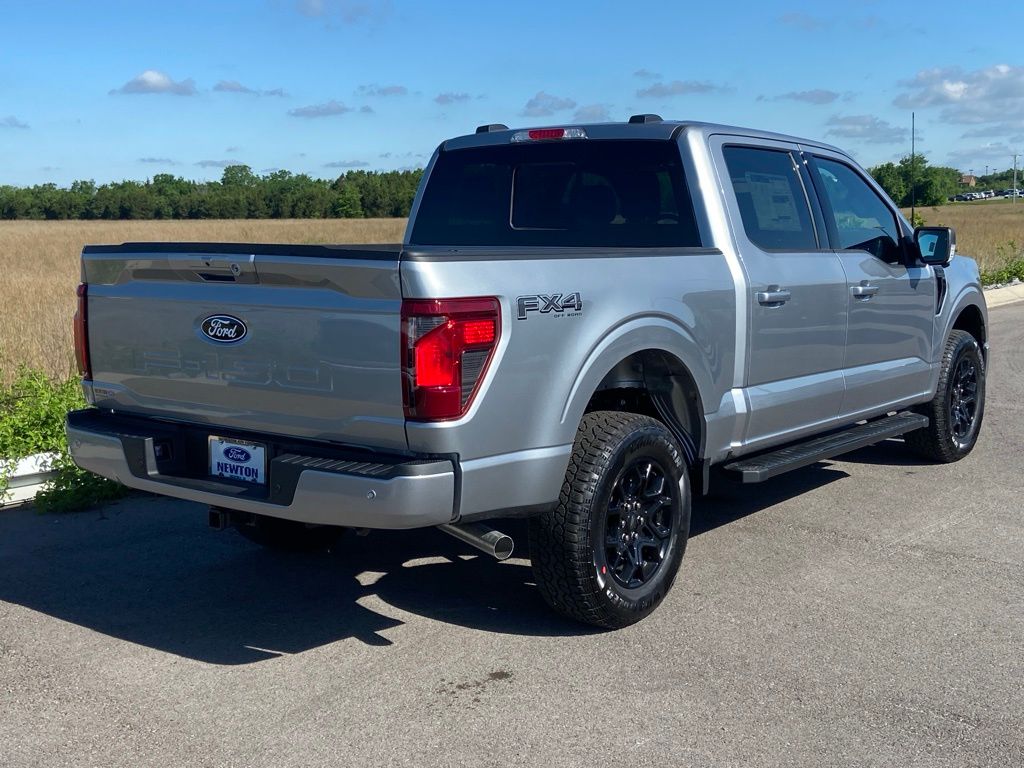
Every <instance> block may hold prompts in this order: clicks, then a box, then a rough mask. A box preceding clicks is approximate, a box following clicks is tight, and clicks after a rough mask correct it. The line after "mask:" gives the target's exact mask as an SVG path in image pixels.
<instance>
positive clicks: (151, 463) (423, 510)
mask: <svg viewBox="0 0 1024 768" xmlns="http://www.w3.org/2000/svg"><path fill="white" fill-rule="evenodd" d="M208 434H209V431H208V430H207V431H204V430H202V429H199V428H193V427H188V426H185V425H176V424H170V423H165V422H159V421H153V420H149V419H133V418H130V417H124V416H119V415H115V414H112V413H109V412H105V411H100V410H98V409H95V408H89V409H85V410H82V411H73V412H72V413H69V414H68V419H67V436H68V446H69V448H70V451H71V457H72V458H73V459H74V461H75V464H77V465H78V466H79V467H81V468H82V469H85V470H88V471H89V472H94V473H95V474H97V475H102V476H103V477H107V478H110V479H111V480H117V481H118V482H120V483H123V484H124V485H126V486H128V487H129V488H136V489H138V490H142V491H149V492H151V493H157V494H161V495H164V496H173V497H175V498H179V499H187V500H188V501H197V502H200V503H202V504H210V505H213V506H218V507H225V508H228V509H236V510H241V511H243V512H252V513H254V514H258V515H268V516H270V517H278V518H283V519H286V520H296V521H299V522H304V523H314V524H321V525H342V526H348V527H353V528H390V529H397V528H421V527H427V526H433V525H440V524H441V523H448V522H451V521H452V520H453V519H454V517H455V513H456V508H455V488H456V477H455V468H454V466H453V464H452V462H451V461H450V460H449V459H435V458H430V459H412V460H410V459H408V458H406V457H388V456H377V455H365V454H358V453H341V452H339V453H337V454H336V455H330V456H324V455H317V454H316V453H313V454H312V455H310V454H306V453H304V451H303V450H302V446H292V445H289V446H277V445H275V446H274V450H273V451H272V453H271V456H272V458H270V459H269V465H268V468H267V469H268V472H267V474H268V477H267V484H266V486H252V485H245V484H241V483H235V482H230V481H223V480H219V479H218V480H214V479H210V478H208V477H206V476H204V474H203V471H204V470H203V468H204V467H205V466H206V461H207V459H206V455H205V450H206V449H205V439H206V436H208ZM239 437H241V436H239ZM158 445H159V446H170V449H169V450H162V451H161V453H167V454H169V457H168V458H165V459H160V460H158V459H157V450H156V448H157V446H158Z"/></svg>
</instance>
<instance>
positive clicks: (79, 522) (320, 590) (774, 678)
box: [0, 304, 1024, 768]
mask: <svg viewBox="0 0 1024 768" xmlns="http://www.w3.org/2000/svg"><path fill="white" fill-rule="evenodd" d="M991 337H992V357H991V366H990V375H989V387H988V405H987V413H986V416H985V423H984V427H983V435H982V438H981V441H980V443H979V445H978V447H977V449H976V450H975V451H974V453H973V454H972V455H971V456H970V457H968V458H967V459H965V460H964V461H962V462H960V463H958V464H954V465H951V466H935V465H930V464H926V463H922V462H920V461H918V460H917V459H916V458H914V457H913V456H911V455H909V453H908V452H906V451H905V450H904V448H903V446H902V444H901V443H900V442H898V441H890V442H887V443H885V444H883V445H880V446H875V447H874V448H870V449H865V450H862V451H858V452H857V453H855V454H851V455H849V456H847V457H845V458H844V459H843V460H840V461H831V462H826V463H823V464H819V465H816V466H813V467H808V468H807V469H804V470H801V471H798V472H795V473H792V474H790V475H787V476H783V477H781V478H778V479H777V480H775V481H772V482H769V483H766V484H764V485H759V486H750V487H742V486H729V487H724V488H720V489H719V490H718V491H717V492H716V495H715V496H714V497H712V498H708V499H704V500H701V501H699V502H698V503H697V504H696V507H695V510H694V513H695V517H694V530H693V538H692V539H691V542H690V545H689V548H688V550H687V554H686V558H685V560H684V562H683V566H682V569H681V572H680V576H679V579H678V581H677V583H676V586H675V587H674V589H673V591H672V592H671V593H670V595H669V597H668V598H667V600H666V602H665V603H664V604H663V605H662V606H661V607H660V608H659V610H658V611H657V612H656V613H655V614H654V615H653V616H651V617H650V618H649V619H647V620H646V621H644V622H642V623H640V624H639V625H636V626H634V627H631V628H628V629H625V630H621V631H618V632H597V631H592V630H590V629H587V628H585V627H581V626H579V625H576V624H572V623H570V622H567V621H564V620H562V619H560V618H558V617H556V616H555V615H553V614H552V613H550V612H549V611H548V610H547V608H546V607H545V606H544V605H543V603H542V602H541V599H540V597H539V596H538V595H537V592H536V588H535V587H534V585H533V583H532V581H531V575H530V569H529V567H528V562H527V561H526V560H523V559H518V558H516V557H513V559H512V560H510V561H507V562H506V563H501V564H499V563H496V562H494V561H493V560H488V559H487V558H484V557H477V556H476V555H475V554H474V551H473V550H471V549H468V548H466V547H465V546H464V545H462V544H461V543H459V542H456V541H455V540H453V539H450V538H447V537H446V536H444V535H443V534H440V533H438V532H436V531H433V530H430V531H426V532H423V531H420V532H409V533H374V534H372V535H370V536H369V537H366V538H358V537H355V536H352V537H349V538H347V539H346V540H344V541H343V543H342V544H341V546H339V548H338V549H337V550H336V551H334V552H332V553H325V554H321V555H312V556H310V555H297V554H276V553H272V552H267V551H263V550H261V549H260V548H258V547H257V546H255V545H253V544H250V543H249V542H247V541H245V540H243V539H242V538H241V537H239V536H238V535H237V534H235V533H234V532H232V531H225V532H213V531H210V530H208V529H207V528H206V522H205V519H206V515H205V510H204V509H203V508H202V507H200V506H198V505H194V504H187V503H184V502H176V501H170V500H165V499H156V498H146V497H136V498H130V499H127V500H125V501H122V502H120V503H118V504H115V505H111V506H108V507H105V508H103V509H96V510H91V511H88V512H82V513H77V514H70V515H38V514H35V513H34V512H33V511H32V510H30V509H20V510H12V511H4V512H0V765H2V766H5V768H6V767H10V768H15V767H19V768H20V767H21V766H47V767H50V766H76V767H79V766H122V765H123V766H159V767H160V768H168V767H169V766H179V765H182V766H186V765H187V766H274V767H275V768H277V767H284V766H319V765H332V766H349V765H352V766H385V765H408V766H417V768H426V767H427V766H435V765H452V766H489V765H503V766H504V765H538V766H545V767H547V766H561V765H566V766H569V765H571V766H587V768H594V767H595V766H602V765H652V766H743V767H744V768H746V767H748V766H815V768H821V767H822V766H957V767H958V768H959V767H964V766H998V767H999V768H1010V767H1013V766H1024V520H1022V505H1024V497H1022V491H1024V478H1022V470H1024V441H1022V437H1021V434H1022V431H1021V427H1022V425H1024V304H1016V305H1013V306H1007V307H1001V308H999V309H995V310H993V311H992V314H991ZM509 532H510V533H512V534H514V535H515V536H516V541H517V545H518V546H519V547H520V548H525V538H524V536H523V527H522V525H521V524H514V525H512V526H510V528H509Z"/></svg>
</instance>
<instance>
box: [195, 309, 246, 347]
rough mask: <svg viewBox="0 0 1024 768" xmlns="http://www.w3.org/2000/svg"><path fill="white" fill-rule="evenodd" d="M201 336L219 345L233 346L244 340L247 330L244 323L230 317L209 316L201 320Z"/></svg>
mask: <svg viewBox="0 0 1024 768" xmlns="http://www.w3.org/2000/svg"><path fill="white" fill-rule="evenodd" d="M202 329H203V335H204V336H205V337H206V338H208V339H210V340H211V341H216V342H219V343H221V344H234V343H236V342H239V341H241V340H242V339H244V338H245V334H247V333H248V332H249V329H248V328H246V327H245V323H243V322H242V321H241V320H239V319H238V318H237V317H232V316H231V315H210V316H209V317H208V318H206V319H205V320H203V325H202Z"/></svg>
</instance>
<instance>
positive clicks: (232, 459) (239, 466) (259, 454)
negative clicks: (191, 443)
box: [209, 435, 267, 485]
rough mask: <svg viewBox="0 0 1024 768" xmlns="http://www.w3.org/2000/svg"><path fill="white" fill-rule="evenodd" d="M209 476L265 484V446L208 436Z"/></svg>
mask: <svg viewBox="0 0 1024 768" xmlns="http://www.w3.org/2000/svg"><path fill="white" fill-rule="evenodd" d="M209 446H210V450H209V456H210V476H211V477H220V478H225V479H229V480H239V481H241V482H243V483H250V484H252V485H266V484H267V446H266V445H264V444H262V443H251V442H248V441H246V440H233V439H231V438H227V437H218V436H216V435H210V439H209Z"/></svg>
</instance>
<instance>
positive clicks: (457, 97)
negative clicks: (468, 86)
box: [434, 91, 469, 106]
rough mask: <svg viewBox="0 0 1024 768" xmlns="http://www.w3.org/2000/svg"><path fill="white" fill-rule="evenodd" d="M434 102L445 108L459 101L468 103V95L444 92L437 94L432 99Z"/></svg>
mask: <svg viewBox="0 0 1024 768" xmlns="http://www.w3.org/2000/svg"><path fill="white" fill-rule="evenodd" d="M434 101H435V102H437V103H438V104H440V105H441V106H447V105H448V104H456V103H458V102H460V101H469V94H468V93H454V92H452V91H446V92H445V93H439V94H437V96H435V97H434Z"/></svg>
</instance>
